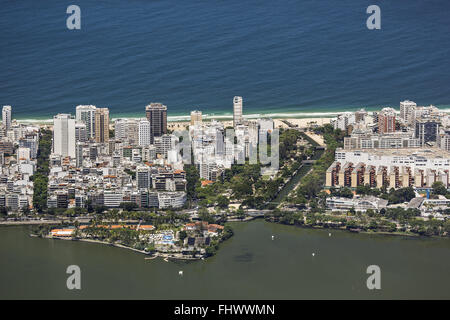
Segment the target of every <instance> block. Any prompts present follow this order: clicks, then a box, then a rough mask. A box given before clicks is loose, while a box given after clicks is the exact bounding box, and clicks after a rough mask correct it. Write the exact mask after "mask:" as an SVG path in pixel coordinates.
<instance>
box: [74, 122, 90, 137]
mask: <svg viewBox="0 0 450 320" xmlns="http://www.w3.org/2000/svg"><path fill="white" fill-rule="evenodd" d="M75 140H76V141H77V142H86V141H87V140H88V137H87V131H86V124H84V123H82V122H80V123H78V122H77V123H75Z"/></svg>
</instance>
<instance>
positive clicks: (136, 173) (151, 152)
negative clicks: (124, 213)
mask: <svg viewBox="0 0 450 320" xmlns="http://www.w3.org/2000/svg"><path fill="white" fill-rule="evenodd" d="M145 115H146V117H145V118H143V119H117V120H116V121H115V123H114V129H115V130H114V134H112V132H113V131H112V129H111V128H110V118H109V110H108V109H107V108H97V107H95V106H91V105H89V106H77V107H76V117H75V118H74V117H73V116H71V115H70V114H58V115H56V116H55V117H54V119H53V153H52V154H51V157H50V175H49V182H48V200H47V206H48V207H49V208H70V207H86V206H88V205H91V206H105V207H108V208H117V207H119V206H120V205H121V204H122V203H124V202H132V203H135V204H136V205H137V206H138V207H139V208H162V209H164V208H180V207H182V206H183V205H184V203H185V201H186V192H185V191H186V174H185V172H184V171H183V170H182V163H181V162H179V161H178V160H177V155H176V154H175V155H172V159H171V157H170V154H169V152H170V150H173V149H174V147H175V138H176V137H175V136H173V135H170V134H167V107H166V106H165V105H163V104H161V103H151V104H150V105H148V106H146V108H145ZM110 130H111V131H110Z"/></svg>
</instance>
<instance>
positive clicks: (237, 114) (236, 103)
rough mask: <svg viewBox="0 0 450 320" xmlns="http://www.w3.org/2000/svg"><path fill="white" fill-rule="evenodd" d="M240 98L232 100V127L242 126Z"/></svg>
mask: <svg viewBox="0 0 450 320" xmlns="http://www.w3.org/2000/svg"><path fill="white" fill-rule="evenodd" d="M242 122H243V118H242V97H238V96H236V97H234V98H233V126H234V127H236V126H237V125H240V124H242Z"/></svg>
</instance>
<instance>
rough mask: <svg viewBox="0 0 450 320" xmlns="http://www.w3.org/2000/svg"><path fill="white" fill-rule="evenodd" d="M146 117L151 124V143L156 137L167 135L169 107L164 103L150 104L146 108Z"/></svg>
mask: <svg viewBox="0 0 450 320" xmlns="http://www.w3.org/2000/svg"><path fill="white" fill-rule="evenodd" d="M145 115H146V117H147V120H148V121H149V122H150V143H151V144H153V141H154V137H160V136H162V135H163V134H166V133H167V106H165V105H163V104H162V103H153V102H152V103H150V104H149V105H148V106H146V107H145Z"/></svg>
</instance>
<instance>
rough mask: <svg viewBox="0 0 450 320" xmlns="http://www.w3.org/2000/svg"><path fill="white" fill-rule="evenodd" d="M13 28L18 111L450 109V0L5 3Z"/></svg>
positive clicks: (8, 42)
mask: <svg viewBox="0 0 450 320" xmlns="http://www.w3.org/2000/svg"><path fill="white" fill-rule="evenodd" d="M70 4H76V5H79V6H80V8H81V16H82V22H81V30H80V31H71V30H68V29H67V28H66V18H67V16H68V15H67V14H66V8H67V6H68V5H70ZM370 4H377V5H379V6H380V7H381V30H375V31H373V30H368V29H367V28H366V19H367V17H368V15H367V14H366V8H367V6H368V5H370ZM0 30H1V32H0V44H1V48H0V105H5V104H10V105H12V106H13V112H14V116H15V117H16V118H42V117H50V116H52V115H53V114H55V113H58V112H72V113H74V110H75V106H76V105H78V104H94V105H97V106H99V107H109V108H110V109H111V114H112V116H113V117H118V116H123V115H139V114H140V115H143V114H144V107H145V105H146V104H148V103H149V102H152V101H160V102H163V103H164V104H166V105H167V106H168V108H169V115H171V116H175V115H186V114H187V113H188V112H189V111H190V110H192V109H194V108H200V109H201V110H203V112H204V113H206V114H226V113H231V111H232V98H233V96H235V95H242V96H243V97H244V113H246V114H252V113H253V114H255V113H297V112H331V111H336V110H345V109H355V108H358V107H368V108H374V107H380V106H398V103H399V101H401V100H403V99H411V100H414V101H416V102H417V103H419V104H435V105H437V106H444V107H445V106H450V89H449V88H450V86H449V85H450V61H449V56H450V36H449V34H450V1H448V0H426V1H425V0H423V1H413V0H390V1H387V0H385V1H379V0H377V1H375V0H370V1H365V0H339V1H337V0H279V1H274V0H271V1H268V0H248V1H242V0H240V1H236V0H227V1H225V0H224V1H218V0H203V1H200V0H189V1H170V0H161V1H150V0H128V1H125V0H90V1H84V0H71V1H65V0H45V1H36V0H21V1H18V0H1V1H0Z"/></svg>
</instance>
